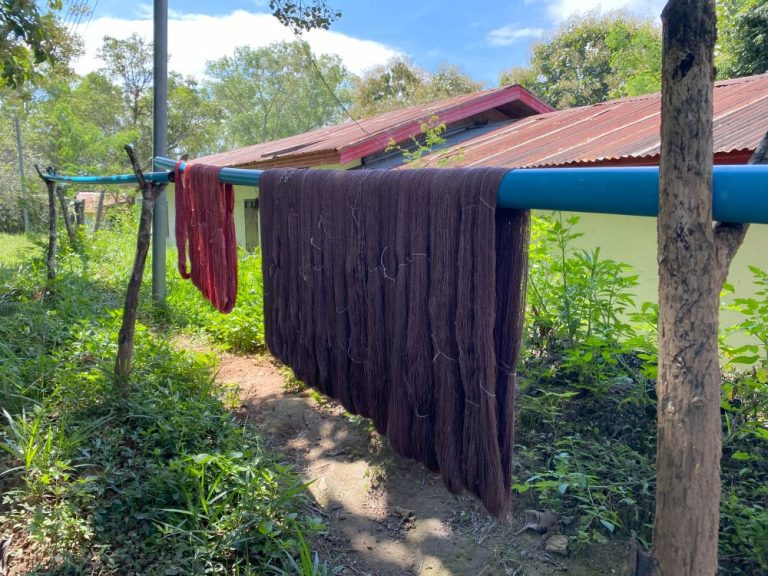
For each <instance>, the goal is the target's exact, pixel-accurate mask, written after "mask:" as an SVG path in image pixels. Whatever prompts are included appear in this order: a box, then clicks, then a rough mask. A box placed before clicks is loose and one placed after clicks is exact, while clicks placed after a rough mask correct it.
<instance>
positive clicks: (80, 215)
mask: <svg viewBox="0 0 768 576" xmlns="http://www.w3.org/2000/svg"><path fill="white" fill-rule="evenodd" d="M75 222H76V223H77V227H78V228H81V227H83V226H85V200H75Z"/></svg>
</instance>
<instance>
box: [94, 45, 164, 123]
mask: <svg viewBox="0 0 768 576" xmlns="http://www.w3.org/2000/svg"><path fill="white" fill-rule="evenodd" d="M98 55H99V58H100V59H101V60H102V61H103V62H104V67H103V68H102V70H101V71H102V73H103V74H104V75H105V76H107V78H109V79H110V80H113V81H115V82H117V83H118V84H119V85H120V86H121V88H122V91H123V99H124V100H125V105H126V107H127V109H128V111H129V118H130V123H131V124H132V125H133V126H138V124H139V120H140V119H141V117H142V116H144V114H145V112H146V111H147V110H148V109H151V107H152V101H151V99H149V98H147V96H148V95H149V94H151V90H152V69H153V68H152V67H153V57H152V43H151V42H145V41H144V39H143V38H141V36H139V35H138V34H136V33H133V34H131V35H130V36H129V37H128V38H126V39H125V40H118V39H117V38H112V37H111V36H105V37H104V42H103V44H102V46H101V49H100V50H99V52H98Z"/></svg>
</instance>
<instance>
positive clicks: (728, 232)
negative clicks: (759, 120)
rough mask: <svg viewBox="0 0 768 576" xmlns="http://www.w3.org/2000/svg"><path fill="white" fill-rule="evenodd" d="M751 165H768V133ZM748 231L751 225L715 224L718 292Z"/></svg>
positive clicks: (754, 154) (753, 156)
mask: <svg viewBox="0 0 768 576" xmlns="http://www.w3.org/2000/svg"><path fill="white" fill-rule="evenodd" d="M749 164H768V132H766V134H765V136H763V139H762V141H761V142H760V144H758V146H757V148H756V149H755V152H754V153H753V154H752V157H751V158H750V159H749ZM748 229H749V224H733V223H728V222H718V223H717V224H715V281H716V282H717V288H718V290H720V289H722V287H723V284H725V280H726V278H727V277H728V269H729V268H730V267H731V262H732V261H733V257H734V256H736V252H737V251H738V249H739V247H740V246H741V244H742V243H743V242H744V237H745V236H746V235H747V230H748Z"/></svg>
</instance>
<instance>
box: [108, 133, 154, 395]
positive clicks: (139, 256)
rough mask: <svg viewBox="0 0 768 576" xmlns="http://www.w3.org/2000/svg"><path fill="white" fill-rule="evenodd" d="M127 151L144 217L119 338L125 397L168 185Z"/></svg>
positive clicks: (120, 388) (118, 379)
mask: <svg viewBox="0 0 768 576" xmlns="http://www.w3.org/2000/svg"><path fill="white" fill-rule="evenodd" d="M125 151H126V153H127V154H128V157H129V158H130V160H131V165H132V166H133V172H134V174H135V175H136V180H137V182H138V184H139V188H140V189H141V199H142V201H141V218H140V221H139V231H138V235H137V239H136V255H135V257H134V260H133V270H132V271H131V278H130V280H129V281H128V289H127V291H126V293H125V307H124V308H123V323H122V325H121V326H120V332H119V334H118V337H117V359H116V361H115V385H116V388H117V392H118V394H119V395H120V396H122V397H127V396H128V393H129V377H130V374H131V364H132V360H133V338H134V334H135V332H136V314H137V311H138V307H139V292H140V290H141V282H142V279H143V277H144V266H145V264H146V263H147V253H148V252H149V245H150V240H151V237H152V215H153V213H154V208H155V201H156V200H157V197H158V196H159V195H160V193H161V192H162V191H163V188H165V184H156V183H154V182H150V181H147V180H145V179H144V174H143V172H142V171H141V167H140V166H139V161H138V160H137V159H136V154H135V151H134V148H133V146H131V145H127V146H126V147H125Z"/></svg>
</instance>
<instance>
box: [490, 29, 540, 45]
mask: <svg viewBox="0 0 768 576" xmlns="http://www.w3.org/2000/svg"><path fill="white" fill-rule="evenodd" d="M542 34H544V30H542V29H541V28H518V27H517V25H516V24H507V25H506V26H502V27H501V28H496V29H495V30H491V31H490V32H489V33H488V36H486V40H488V43H489V44H490V45H491V46H509V45H510V44H512V43H514V42H519V41H520V40H525V39H526V38H541V35H542Z"/></svg>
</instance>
